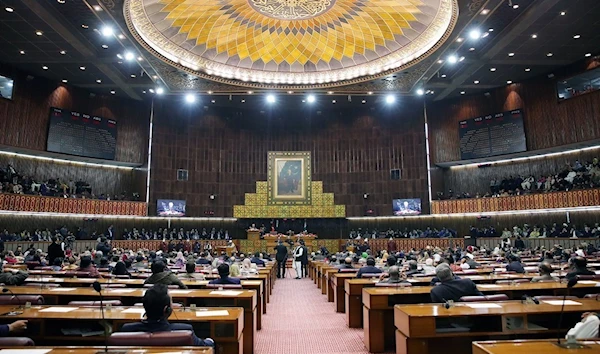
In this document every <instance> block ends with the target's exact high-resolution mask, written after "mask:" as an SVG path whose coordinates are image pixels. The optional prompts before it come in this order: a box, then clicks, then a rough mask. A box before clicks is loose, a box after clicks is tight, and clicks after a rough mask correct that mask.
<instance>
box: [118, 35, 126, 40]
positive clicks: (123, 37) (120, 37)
mask: <svg viewBox="0 0 600 354" xmlns="http://www.w3.org/2000/svg"><path fill="white" fill-rule="evenodd" d="M117 37H119V39H125V36H124V35H123V34H119V35H118V36H117Z"/></svg>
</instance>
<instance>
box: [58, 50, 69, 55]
mask: <svg viewBox="0 0 600 354" xmlns="http://www.w3.org/2000/svg"><path fill="white" fill-rule="evenodd" d="M59 53H60V55H65V54H67V51H66V50H61V51H60V52H59Z"/></svg>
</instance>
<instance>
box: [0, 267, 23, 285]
mask: <svg viewBox="0 0 600 354" xmlns="http://www.w3.org/2000/svg"><path fill="white" fill-rule="evenodd" d="M2 268H3V265H2V262H1V261H0V283H3V284H4V285H21V284H23V283H24V282H25V279H27V277H28V276H29V273H27V272H24V271H22V270H17V269H11V270H7V271H4V269H2Z"/></svg>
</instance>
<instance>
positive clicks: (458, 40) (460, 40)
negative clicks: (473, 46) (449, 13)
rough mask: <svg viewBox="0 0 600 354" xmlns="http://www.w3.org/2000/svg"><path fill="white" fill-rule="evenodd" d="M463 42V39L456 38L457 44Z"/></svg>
mask: <svg viewBox="0 0 600 354" xmlns="http://www.w3.org/2000/svg"><path fill="white" fill-rule="evenodd" d="M464 40H465V39H464V38H463V37H458V38H456V41H457V42H458V43H461V42H462V41H464Z"/></svg>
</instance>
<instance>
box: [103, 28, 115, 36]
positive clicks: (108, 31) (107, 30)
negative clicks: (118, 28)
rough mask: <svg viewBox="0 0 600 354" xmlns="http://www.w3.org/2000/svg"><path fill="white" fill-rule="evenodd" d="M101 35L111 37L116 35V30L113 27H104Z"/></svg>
mask: <svg viewBox="0 0 600 354" xmlns="http://www.w3.org/2000/svg"><path fill="white" fill-rule="evenodd" d="M100 33H102V35H103V36H104V37H110V36H112V35H114V34H115V30H114V29H113V28H112V27H111V26H104V27H102V30H100Z"/></svg>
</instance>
